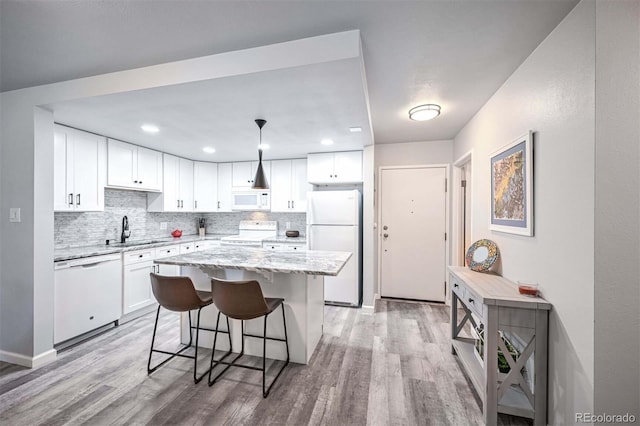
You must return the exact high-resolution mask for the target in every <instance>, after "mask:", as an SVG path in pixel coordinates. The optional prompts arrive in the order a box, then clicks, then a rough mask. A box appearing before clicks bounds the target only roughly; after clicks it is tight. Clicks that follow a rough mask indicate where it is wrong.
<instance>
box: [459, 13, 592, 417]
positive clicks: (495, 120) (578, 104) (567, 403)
mask: <svg viewBox="0 0 640 426" xmlns="http://www.w3.org/2000/svg"><path fill="white" fill-rule="evenodd" d="M594 38H595V6H594V3H593V1H591V0H588V1H583V2H582V3H580V4H578V5H577V6H576V8H575V9H574V10H573V11H572V12H571V13H570V14H569V15H568V16H567V17H566V18H565V19H564V21H563V22H562V23H560V25H559V26H558V27H557V28H556V29H555V30H554V31H553V32H552V33H551V34H550V35H549V36H548V37H547V39H546V40H544V41H543V42H542V43H541V44H540V46H538V48H537V49H536V50H535V51H534V52H533V53H532V54H531V55H530V56H529V58H527V59H526V60H525V62H524V63H523V64H522V65H521V66H520V67H519V68H518V69H517V70H516V71H515V72H514V74H513V75H512V76H511V77H510V78H509V79H508V80H507V81H506V82H505V83H504V85H503V86H502V87H501V88H500V89H499V90H498V91H497V92H496V93H495V94H494V96H493V97H492V98H491V99H490V100H489V101H488V102H487V103H486V104H485V105H484V106H483V107H482V109H481V110H480V111H479V112H478V113H477V115H476V116H475V117H474V118H473V119H472V120H471V121H470V122H469V123H468V124H467V125H466V126H465V127H464V128H463V129H462V130H461V131H460V133H459V134H458V135H457V136H456V138H455V140H454V158H459V157H461V156H462V155H463V154H465V153H467V152H468V151H470V150H471V149H473V159H472V161H473V164H472V180H473V194H472V197H473V200H472V205H473V212H472V216H473V218H472V220H473V229H472V239H473V240H477V239H480V238H489V239H491V240H494V241H495V242H496V243H497V244H498V247H499V248H500V252H501V258H502V259H501V261H502V273H503V275H504V276H505V277H507V278H509V279H511V280H514V281H515V280H518V279H532V280H535V281H537V282H538V283H539V284H540V288H541V291H542V294H543V296H544V297H545V298H546V299H547V300H548V301H550V302H551V303H552V304H553V310H552V311H551V313H550V324H549V419H548V420H549V423H550V424H573V423H574V422H575V413H576V412H582V411H585V412H591V411H592V410H593V387H594V377H593V362H594V361H593V348H594V337H593V331H594V326H593V320H594V315H593V303H594V301H593V292H594V278H593V264H592V261H593V249H594V209H593V206H594V174H593V164H594V110H595V91H594V90H595V89H594V79H595V71H594V64H595V47H594V43H593V41H594ZM528 130H532V131H533V132H535V133H534V185H533V188H534V194H535V195H534V228H535V236H534V237H523V236H516V235H510V234H504V233H499V232H492V231H490V230H489V210H490V205H489V200H490V175H489V171H490V170H489V155H490V153H491V152H493V151H495V150H496V149H498V148H500V147H501V146H503V145H505V144H507V143H509V142H511V141H512V140H513V139H515V138H516V137H518V136H520V135H522V134H523V133H525V132H526V131H528Z"/></svg>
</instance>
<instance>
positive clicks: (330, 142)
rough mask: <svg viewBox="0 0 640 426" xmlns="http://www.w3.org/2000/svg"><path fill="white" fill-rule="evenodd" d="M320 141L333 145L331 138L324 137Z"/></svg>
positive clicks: (323, 143)
mask: <svg viewBox="0 0 640 426" xmlns="http://www.w3.org/2000/svg"><path fill="white" fill-rule="evenodd" d="M320 143H321V144H322V145H333V140H331V139H322V140H321V141H320Z"/></svg>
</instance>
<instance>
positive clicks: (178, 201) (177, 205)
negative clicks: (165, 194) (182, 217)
mask: <svg viewBox="0 0 640 426" xmlns="http://www.w3.org/2000/svg"><path fill="white" fill-rule="evenodd" d="M176 207H178V208H180V200H178V205H177V206H176Z"/></svg>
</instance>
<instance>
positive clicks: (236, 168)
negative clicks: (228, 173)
mask: <svg viewBox="0 0 640 426" xmlns="http://www.w3.org/2000/svg"><path fill="white" fill-rule="evenodd" d="M232 164H233V173H232V174H233V187H234V188H249V187H251V181H252V180H253V175H252V174H251V172H252V167H251V162H250V161H243V162H240V163H232Z"/></svg>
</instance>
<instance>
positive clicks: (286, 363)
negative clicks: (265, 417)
mask: <svg viewBox="0 0 640 426" xmlns="http://www.w3.org/2000/svg"><path fill="white" fill-rule="evenodd" d="M280 306H281V308H282V322H283V325H284V343H285V345H286V348H287V360H286V361H285V363H284V365H283V366H282V367H280V371H278V374H276V377H275V378H274V379H273V382H271V384H270V385H269V388H268V389H267V390H266V391H265V390H264V382H265V380H264V374H265V371H264V368H265V360H264V358H265V356H266V353H265V352H266V347H267V343H266V342H267V341H266V339H265V343H264V349H263V351H264V352H263V358H262V368H263V373H262V374H263V376H262V397H263V398H266V397H267V396H269V392H271V388H272V387H273V385H275V383H276V380H278V377H280V375H281V374H282V372H283V371H284V368H285V367H286V366H287V365H289V338H288V337H287V319H286V318H285V315H284V303H283V304H282V305H280ZM267 315H268V314H267ZM264 323H265V324H264V336H265V337H266V336H267V316H266V315H265V318H264Z"/></svg>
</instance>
